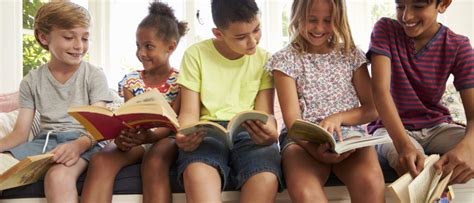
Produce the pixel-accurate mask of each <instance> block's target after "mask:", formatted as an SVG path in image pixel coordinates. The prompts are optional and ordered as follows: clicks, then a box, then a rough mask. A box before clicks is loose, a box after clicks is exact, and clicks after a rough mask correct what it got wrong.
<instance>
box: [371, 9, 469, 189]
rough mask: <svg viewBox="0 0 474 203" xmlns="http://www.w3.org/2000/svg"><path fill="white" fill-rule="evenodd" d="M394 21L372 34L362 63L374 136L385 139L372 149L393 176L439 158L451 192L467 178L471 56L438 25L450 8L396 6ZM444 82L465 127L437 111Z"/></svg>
mask: <svg viewBox="0 0 474 203" xmlns="http://www.w3.org/2000/svg"><path fill="white" fill-rule="evenodd" d="M395 2H396V5H397V8H396V16H397V20H393V19H388V18H382V19H380V20H379V21H378V22H377V23H376V24H375V26H374V29H373V31H372V36H371V43H370V47H369V52H368V53H367V55H368V58H369V59H371V62H372V76H373V83H372V89H373V95H374V101H375V104H376V107H377V110H378V111H379V115H380V119H379V120H378V121H376V122H374V123H372V124H371V125H369V131H370V132H372V133H374V135H375V136H376V135H380V134H383V133H388V134H389V135H390V137H391V138H392V140H393V143H391V144H385V145H381V146H379V147H378V152H379V153H380V154H381V155H382V156H384V157H385V158H387V160H388V161H389V164H390V166H391V167H393V168H394V169H395V170H396V171H397V172H398V173H399V174H403V173H405V172H407V171H409V172H410V173H411V174H412V176H416V175H418V173H419V172H421V170H422V169H423V164H424V159H425V154H442V157H441V159H440V160H439V161H438V162H437V163H436V164H435V167H436V169H437V170H438V172H443V174H444V175H446V174H448V173H449V172H451V171H453V175H452V177H451V184H454V183H465V182H467V181H469V180H470V179H471V178H473V177H474V157H473V154H474V51H473V49H472V47H471V44H470V42H469V39H468V38H467V37H465V36H462V35H458V34H456V33H454V32H453V31H451V30H450V29H449V28H447V27H446V26H444V25H442V24H440V23H438V22H437V15H438V13H444V12H445V11H446V9H447V8H448V6H449V5H450V4H451V0H395ZM450 74H453V76H454V86H455V87H456V89H457V90H458V91H460V93H461V98H462V100H463V103H464V109H465V112H466V118H467V126H466V127H463V126H460V125H457V124H453V122H452V118H451V116H450V114H449V111H448V109H447V108H446V107H444V106H442V105H441V103H440V100H441V97H442V95H443V93H444V90H445V88H446V82H447V79H448V77H449V75H450Z"/></svg>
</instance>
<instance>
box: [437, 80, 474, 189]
mask: <svg viewBox="0 0 474 203" xmlns="http://www.w3.org/2000/svg"><path fill="white" fill-rule="evenodd" d="M461 99H462V102H463V105H464V110H465V113H466V119H467V126H466V134H465V137H464V138H463V139H462V140H461V142H459V143H458V144H457V145H456V146H455V147H454V148H453V149H451V150H450V151H448V152H447V153H446V154H444V155H443V156H441V159H440V160H439V161H438V162H436V163H435V168H437V169H438V170H442V171H443V175H447V174H448V173H449V172H451V171H453V175H452V176H451V181H450V184H456V183H466V182H467V181H469V180H471V179H472V178H474V156H473V154H474V105H473V104H474V88H470V89H465V90H462V91H461Z"/></svg>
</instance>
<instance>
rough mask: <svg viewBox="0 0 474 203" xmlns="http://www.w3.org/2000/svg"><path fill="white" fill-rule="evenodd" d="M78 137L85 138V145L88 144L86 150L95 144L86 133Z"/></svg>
mask: <svg viewBox="0 0 474 203" xmlns="http://www.w3.org/2000/svg"><path fill="white" fill-rule="evenodd" d="M80 137H85V138H86V140H87V143H88V145H87V146H88V147H87V148H86V150H87V149H90V148H92V147H93V146H94V145H96V144H97V141H95V139H94V138H93V137H92V135H90V134H88V133H82V134H81V136H80Z"/></svg>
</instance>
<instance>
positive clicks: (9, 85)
mask: <svg viewBox="0 0 474 203" xmlns="http://www.w3.org/2000/svg"><path fill="white" fill-rule="evenodd" d="M21 6H22V2H21V1H16V0H0V30H1V31H0V45H1V48H0V93H8V92H13V91H17V90H18V87H19V84H20V82H21V79H22V75H23V73H22V72H23V70H22V69H23V65H22V42H21V40H22V37H21V36H22V34H21V32H22V27H23V24H22V19H21V15H22V8H21ZM18 16H19V17H18Z"/></svg>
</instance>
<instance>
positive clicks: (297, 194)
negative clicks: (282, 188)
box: [288, 187, 327, 202]
mask: <svg viewBox="0 0 474 203" xmlns="http://www.w3.org/2000/svg"><path fill="white" fill-rule="evenodd" d="M288 193H289V194H290V197H291V200H292V201H293V202H327V198H326V196H325V195H324V193H318V192H315V189H314V188H311V187H294V188H288Z"/></svg>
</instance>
